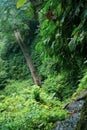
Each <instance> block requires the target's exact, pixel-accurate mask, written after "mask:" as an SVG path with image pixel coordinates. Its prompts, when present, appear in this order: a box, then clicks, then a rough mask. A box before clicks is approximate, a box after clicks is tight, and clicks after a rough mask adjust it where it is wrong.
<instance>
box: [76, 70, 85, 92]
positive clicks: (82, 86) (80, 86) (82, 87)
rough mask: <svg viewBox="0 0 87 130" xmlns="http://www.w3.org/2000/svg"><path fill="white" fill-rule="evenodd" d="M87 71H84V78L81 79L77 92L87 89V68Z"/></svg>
mask: <svg viewBox="0 0 87 130" xmlns="http://www.w3.org/2000/svg"><path fill="white" fill-rule="evenodd" d="M85 71H86V72H85V73H84V75H83V77H82V79H81V80H80V83H79V86H78V89H77V93H81V92H82V91H84V90H85V89H87V70H85Z"/></svg>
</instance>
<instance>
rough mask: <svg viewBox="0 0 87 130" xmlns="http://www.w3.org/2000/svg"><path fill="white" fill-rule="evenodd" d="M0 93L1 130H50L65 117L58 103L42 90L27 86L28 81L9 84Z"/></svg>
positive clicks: (61, 105)
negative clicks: (0, 94)
mask: <svg viewBox="0 0 87 130" xmlns="http://www.w3.org/2000/svg"><path fill="white" fill-rule="evenodd" d="M10 92H11V93H10ZM0 93H2V94H3V95H2V96H0V102H1V103H0V115H1V116H0V129H1V130H3V129H4V130H6V129H12V130H15V129H23V130H28V129H29V130H34V129H44V130H48V129H49V130H51V129H52V128H53V127H54V126H55V124H54V122H56V121H57V120H63V119H64V118H65V117H66V116H67V112H66V111H65V110H63V104H61V102H60V101H58V100H56V99H55V98H54V96H53V95H52V94H49V95H48V94H47V93H46V92H45V91H44V89H43V88H39V87H38V86H29V81H24V82H16V81H14V82H11V83H10V84H9V85H8V86H7V87H6V88H5V89H4V93H3V91H1V92H0ZM4 95H5V96H4ZM6 95H7V96H6ZM38 95H39V100H38ZM60 110H61V111H60Z"/></svg>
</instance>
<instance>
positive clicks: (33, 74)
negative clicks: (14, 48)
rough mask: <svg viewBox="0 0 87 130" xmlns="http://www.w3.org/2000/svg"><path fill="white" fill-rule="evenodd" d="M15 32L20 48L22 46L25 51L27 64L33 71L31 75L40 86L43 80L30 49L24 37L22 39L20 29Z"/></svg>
mask: <svg viewBox="0 0 87 130" xmlns="http://www.w3.org/2000/svg"><path fill="white" fill-rule="evenodd" d="M14 34H15V38H16V40H17V42H18V44H19V46H20V48H21V50H22V52H23V55H24V57H25V59H26V62H27V65H28V67H29V69H30V72H31V75H32V77H33V80H34V83H35V84H36V85H38V86H41V81H40V79H39V76H38V74H37V72H36V69H35V67H34V66H33V63H32V60H31V58H30V56H29V53H28V49H27V47H26V45H25V44H24V42H23V39H22V37H21V35H20V32H19V31H18V30H17V31H14Z"/></svg>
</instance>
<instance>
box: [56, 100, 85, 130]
mask: <svg viewBox="0 0 87 130" xmlns="http://www.w3.org/2000/svg"><path fill="white" fill-rule="evenodd" d="M83 104H84V100H79V101H73V102H72V103H70V104H68V105H67V106H66V109H67V110H68V111H69V114H70V116H69V117H68V118H67V119H65V120H64V121H58V122H57V123H56V124H57V127H56V128H55V129H54V130H74V129H75V127H76V124H77V122H78V121H79V119H80V110H81V108H82V106H83Z"/></svg>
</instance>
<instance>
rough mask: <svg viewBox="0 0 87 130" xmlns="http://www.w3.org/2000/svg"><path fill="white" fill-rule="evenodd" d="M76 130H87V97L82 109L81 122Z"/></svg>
mask: <svg viewBox="0 0 87 130" xmlns="http://www.w3.org/2000/svg"><path fill="white" fill-rule="evenodd" d="M75 130H87V97H86V102H85V103H84V105H83V108H82V112H81V117H80V120H79V121H78V123H77V126H76V128H75Z"/></svg>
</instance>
